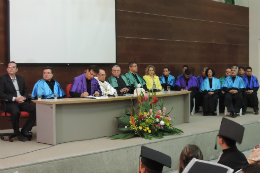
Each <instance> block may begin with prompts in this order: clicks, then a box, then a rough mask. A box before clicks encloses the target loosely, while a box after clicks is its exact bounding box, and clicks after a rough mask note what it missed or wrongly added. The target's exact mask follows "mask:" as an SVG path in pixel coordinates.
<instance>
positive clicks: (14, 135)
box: [0, 100, 32, 142]
mask: <svg viewBox="0 0 260 173" xmlns="http://www.w3.org/2000/svg"><path fill="white" fill-rule="evenodd" d="M0 107H1V100H0ZM4 110H5V106H4ZM29 115H30V113H28V112H25V111H21V115H20V118H28V117H29ZM1 116H2V117H11V114H10V113H8V112H6V111H4V112H3V113H1ZM4 136H7V137H8V138H9V139H8V140H9V141H10V142H13V139H12V138H14V137H16V134H14V133H0V138H1V139H2V140H4ZM27 138H28V141H30V140H31V138H32V137H31V136H28V137H27Z"/></svg>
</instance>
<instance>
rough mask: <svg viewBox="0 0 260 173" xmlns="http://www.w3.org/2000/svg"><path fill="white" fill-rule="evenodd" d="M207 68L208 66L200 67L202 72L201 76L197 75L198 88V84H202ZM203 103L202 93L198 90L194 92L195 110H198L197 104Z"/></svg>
mask: <svg viewBox="0 0 260 173" xmlns="http://www.w3.org/2000/svg"><path fill="white" fill-rule="evenodd" d="M207 69H208V67H204V68H203V69H202V73H201V76H198V77H197V79H198V88H200V85H201V84H202V82H203V80H204V79H205V78H206V77H207V76H206V70H207ZM202 103H203V93H201V92H200V91H197V92H196V97H195V112H196V113H198V112H199V109H200V108H199V106H202Z"/></svg>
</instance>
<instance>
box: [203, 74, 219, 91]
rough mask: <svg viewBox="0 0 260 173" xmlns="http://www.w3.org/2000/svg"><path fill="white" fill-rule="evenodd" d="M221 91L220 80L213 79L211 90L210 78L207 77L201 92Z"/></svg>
mask: <svg viewBox="0 0 260 173" xmlns="http://www.w3.org/2000/svg"><path fill="white" fill-rule="evenodd" d="M220 89H221V84H220V82H219V80H218V79H217V78H215V77H212V88H210V84H209V78H208V77H206V78H205V79H204V80H203V82H202V83H201V85H200V91H208V92H213V91H215V90H220Z"/></svg>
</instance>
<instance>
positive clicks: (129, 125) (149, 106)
mask: <svg viewBox="0 0 260 173" xmlns="http://www.w3.org/2000/svg"><path fill="white" fill-rule="evenodd" d="M158 101H159V99H158V98H157V97H156V94H155V93H153V92H152V93H149V95H148V94H145V95H144V94H143V93H141V95H139V96H138V97H137V102H138V108H135V107H134V105H132V111H133V112H134V113H132V112H130V111H129V110H127V109H126V110H125V116H123V117H116V119H117V121H118V122H119V123H120V124H121V125H123V126H124V127H123V128H119V130H121V131H123V132H124V133H122V134H117V135H113V136H110V137H109V138H111V139H129V138H132V137H134V136H140V137H143V138H145V139H152V138H163V136H165V135H174V134H181V133H183V131H182V130H180V129H177V128H174V127H173V126H172V124H173V120H172V119H171V118H170V117H169V116H168V115H169V113H170V112H171V111H172V109H173V108H171V110H170V111H169V112H168V113H166V108H165V107H164V106H163V101H162V100H161V101H159V102H158ZM157 102H158V103H159V105H156V103H157ZM132 103H133V102H132ZM158 108H159V109H158ZM157 109H158V110H157Z"/></svg>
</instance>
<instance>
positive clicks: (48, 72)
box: [43, 72, 52, 74]
mask: <svg viewBox="0 0 260 173" xmlns="http://www.w3.org/2000/svg"><path fill="white" fill-rule="evenodd" d="M43 74H52V73H50V72H48V73H43Z"/></svg>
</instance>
